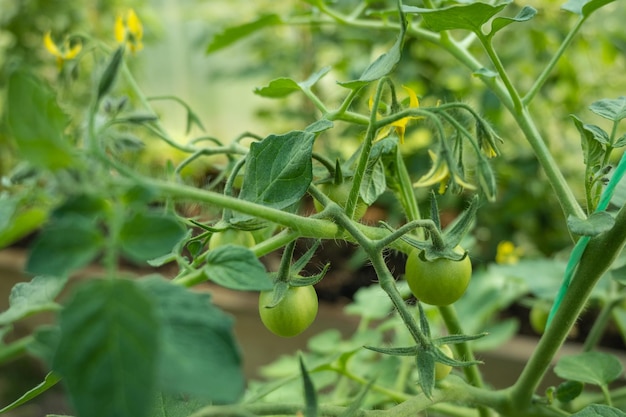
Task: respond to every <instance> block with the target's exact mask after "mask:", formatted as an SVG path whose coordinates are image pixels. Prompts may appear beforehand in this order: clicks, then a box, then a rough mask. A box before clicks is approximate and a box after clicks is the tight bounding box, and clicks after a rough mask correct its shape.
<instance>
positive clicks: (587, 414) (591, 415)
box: [570, 404, 626, 417]
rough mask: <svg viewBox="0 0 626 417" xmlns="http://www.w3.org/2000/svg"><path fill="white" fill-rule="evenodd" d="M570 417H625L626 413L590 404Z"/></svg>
mask: <svg viewBox="0 0 626 417" xmlns="http://www.w3.org/2000/svg"><path fill="white" fill-rule="evenodd" d="M570 417H626V413H624V412H623V411H622V410H618V409H617V408H613V407H609V406H608V405H602V404H592V405H588V406H587V407H585V408H583V409H582V410H580V411H579V412H577V413H575V414H571V415H570Z"/></svg>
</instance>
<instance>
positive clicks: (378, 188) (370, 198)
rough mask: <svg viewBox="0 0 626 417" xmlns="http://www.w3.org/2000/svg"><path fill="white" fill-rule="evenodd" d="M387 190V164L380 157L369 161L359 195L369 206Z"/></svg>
mask: <svg viewBox="0 0 626 417" xmlns="http://www.w3.org/2000/svg"><path fill="white" fill-rule="evenodd" d="M386 190H387V181H386V180H385V166H384V165H383V163H382V160H380V159H378V160H377V161H376V162H374V163H371V162H370V163H368V166H367V168H366V170H365V173H364V177H363V181H362V182H361V187H360V189H359V195H360V196H361V198H362V199H363V201H365V203H366V204H367V205H368V206H369V205H371V204H373V203H374V202H375V201H376V200H378V197H380V196H381V195H382V194H383V193H384V192H385V191H386Z"/></svg>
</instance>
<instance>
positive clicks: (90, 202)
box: [50, 193, 108, 220]
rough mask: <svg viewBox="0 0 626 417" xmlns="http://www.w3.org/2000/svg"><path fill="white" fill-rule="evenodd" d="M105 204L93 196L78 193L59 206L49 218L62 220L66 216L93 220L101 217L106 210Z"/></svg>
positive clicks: (99, 198) (102, 200)
mask: <svg viewBox="0 0 626 417" xmlns="http://www.w3.org/2000/svg"><path fill="white" fill-rule="evenodd" d="M107 207H108V206H107V202H106V201H105V200H104V199H103V198H102V197H100V196H98V195H95V194H86V193H79V194H75V195H72V196H69V197H68V198H67V199H66V200H65V201H64V202H63V203H62V204H61V205H59V206H58V207H56V208H55V209H54V210H52V213H50V217H52V218H56V219H62V218H63V217H67V216H82V217H85V218H86V219H88V220H94V219H96V218H98V217H99V216H102V215H103V214H104V212H105V211H106V209H107Z"/></svg>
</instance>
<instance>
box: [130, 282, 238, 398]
mask: <svg viewBox="0 0 626 417" xmlns="http://www.w3.org/2000/svg"><path fill="white" fill-rule="evenodd" d="M140 285H141V287H142V288H143V289H144V290H145V291H146V293H147V294H148V295H149V296H150V298H151V299H152V300H154V302H155V306H156V311H157V314H158V316H159V321H160V322H161V323H162V326H163V327H162V331H163V333H162V338H161V341H162V342H161V343H162V350H161V355H160V357H159V364H160V365H159V370H160V375H159V381H160V384H161V387H162V389H164V390H165V391H166V392H168V393H170V394H181V395H183V396H185V395H191V396H192V398H197V399H198V400H203V401H205V400H210V401H213V402H217V403H233V402H235V401H236V400H237V399H238V398H239V397H240V395H241V393H242V391H243V387H244V379H243V373H242V369H241V358H240V355H239V347H238V346H237V343H236V341H235V337H234V334H233V319H232V318H231V317H229V316H227V315H226V314H225V313H224V312H222V311H221V310H220V309H218V308H217V307H215V306H214V305H213V304H212V303H211V302H210V296H209V294H199V293H194V292H191V291H189V290H187V289H186V288H184V287H181V286H180V285H175V284H172V283H171V282H169V281H166V280H164V279H163V278H161V277H151V278H148V279H145V280H142V281H141V282H140Z"/></svg>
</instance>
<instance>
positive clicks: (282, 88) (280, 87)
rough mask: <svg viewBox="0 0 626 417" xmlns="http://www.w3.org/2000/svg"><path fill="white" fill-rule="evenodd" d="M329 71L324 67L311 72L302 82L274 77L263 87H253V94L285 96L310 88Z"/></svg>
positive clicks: (272, 96)
mask: <svg viewBox="0 0 626 417" xmlns="http://www.w3.org/2000/svg"><path fill="white" fill-rule="evenodd" d="M329 71H330V67H324V68H322V69H321V70H319V71H318V72H315V73H313V74H311V76H310V77H309V78H308V79H307V80H305V81H302V82H296V81H294V80H292V79H291V78H284V77H283V78H276V79H275V80H272V81H270V83H269V84H268V85H267V86H265V87H260V88H255V89H254V94H257V95H259V96H261V97H268V98H282V97H286V96H288V95H289V94H291V93H293V92H295V91H300V90H305V89H309V88H311V87H312V86H313V85H315V83H317V82H318V81H319V80H320V79H321V78H322V77H323V76H324V75H326V74H328V72H329Z"/></svg>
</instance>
